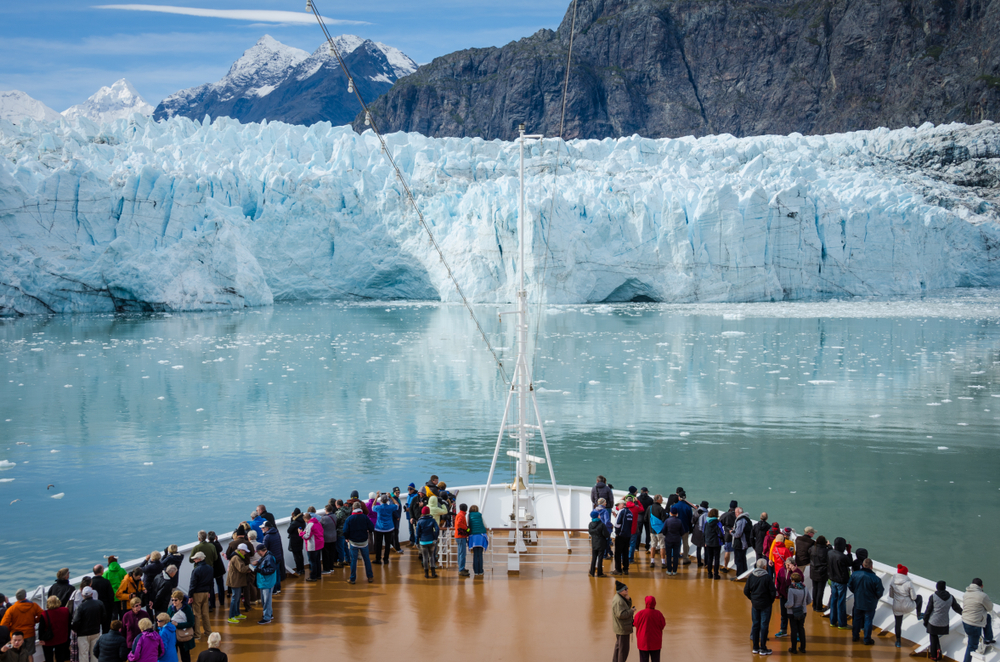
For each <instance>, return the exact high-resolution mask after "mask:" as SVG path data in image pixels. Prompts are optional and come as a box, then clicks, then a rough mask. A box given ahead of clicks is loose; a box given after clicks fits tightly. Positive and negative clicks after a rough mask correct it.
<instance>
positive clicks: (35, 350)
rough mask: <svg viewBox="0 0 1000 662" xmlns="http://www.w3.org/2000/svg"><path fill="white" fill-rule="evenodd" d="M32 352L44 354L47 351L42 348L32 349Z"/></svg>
mask: <svg viewBox="0 0 1000 662" xmlns="http://www.w3.org/2000/svg"><path fill="white" fill-rule="evenodd" d="M31 351H32V352H44V351H45V350H44V349H42V348H41V347H32V348H31Z"/></svg>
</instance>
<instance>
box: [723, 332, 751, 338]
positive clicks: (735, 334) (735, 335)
mask: <svg viewBox="0 0 1000 662" xmlns="http://www.w3.org/2000/svg"><path fill="white" fill-rule="evenodd" d="M719 335H721V336H722V337H723V338H739V337H740V336H745V335H746V332H745V331H723V332H722V333H721V334H719Z"/></svg>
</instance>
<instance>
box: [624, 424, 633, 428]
mask: <svg viewBox="0 0 1000 662" xmlns="http://www.w3.org/2000/svg"><path fill="white" fill-rule="evenodd" d="M625 427H627V428H634V427H635V426H634V425H626V426H625Z"/></svg>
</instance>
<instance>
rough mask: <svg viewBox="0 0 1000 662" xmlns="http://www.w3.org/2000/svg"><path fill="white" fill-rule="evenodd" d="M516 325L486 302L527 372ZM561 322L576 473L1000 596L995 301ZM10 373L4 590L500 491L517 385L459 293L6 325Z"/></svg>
mask: <svg viewBox="0 0 1000 662" xmlns="http://www.w3.org/2000/svg"><path fill="white" fill-rule="evenodd" d="M497 312H498V310H497V309H496V308H493V307H482V308H480V309H479V310H478V314H479V315H480V317H481V318H482V320H483V321H484V324H485V327H486V330H487V332H488V333H489V334H490V336H491V337H492V339H493V340H494V341H495V342H496V344H497V346H499V347H502V348H503V349H502V350H501V354H502V356H503V358H504V360H505V361H507V362H512V360H513V354H512V350H511V348H510V345H511V340H510V338H511V337H512V329H511V328H510V326H509V325H501V324H500V323H499V321H498V319H497V315H496V313H497ZM533 312H534V311H533ZM541 312H542V319H543V322H542V324H541V328H540V330H539V331H538V333H537V336H536V334H535V332H534V330H533V331H532V338H533V339H534V338H536V337H537V344H538V349H537V351H535V352H534V353H533V356H534V362H535V368H534V370H535V379H536V385H537V387H538V398H539V405H540V407H541V410H542V415H543V418H544V420H545V422H546V430H547V433H548V435H549V440H550V445H551V449H552V455H553V460H554V462H555V466H556V473H557V477H558V478H559V481H560V482H561V483H566V484H570V483H572V484H581V485H589V484H592V482H593V478H594V476H595V475H596V474H597V473H602V474H605V475H607V476H608V477H609V479H610V480H611V482H612V483H613V484H614V485H615V486H616V487H619V488H625V487H628V485H629V484H633V485H636V486H648V487H649V488H650V489H651V490H652V491H654V492H663V493H668V492H670V491H673V490H674V489H675V488H676V487H677V486H678V485H683V486H684V487H685V488H687V491H688V494H689V496H690V497H692V498H694V499H696V500H701V499H707V500H708V501H709V502H711V503H712V504H713V505H720V506H725V505H726V504H728V502H729V500H730V499H732V498H736V499H738V500H739V501H740V503H741V505H743V506H744V507H745V508H747V510H748V511H749V512H750V513H751V514H752V515H754V516H756V515H758V514H759V513H760V511H761V510H767V511H768V512H769V513H770V514H771V520H772V521H774V520H777V521H778V522H780V523H781V524H782V525H786V524H790V525H793V526H795V527H796V528H799V529H801V528H803V527H804V526H806V525H812V526H814V527H816V529H817V530H818V531H819V532H820V533H823V534H825V535H827V536H828V537H830V538H832V537H834V536H837V535H843V536H844V537H846V538H848V539H849V540H850V541H851V542H852V543H854V545H855V546H863V547H867V548H868V549H869V550H870V551H871V555H872V556H873V557H874V558H876V559H878V560H880V561H883V562H886V563H893V564H894V563H905V564H906V565H908V566H909V567H910V568H911V570H912V571H913V572H916V573H919V574H921V575H924V576H927V577H929V578H933V579H938V578H944V579H947V580H948V581H949V583H950V584H955V585H961V586H965V585H966V584H968V582H969V580H970V579H971V578H972V577H973V576H975V575H979V576H982V577H983V578H984V579H985V580H986V586H987V591H990V587H1000V567H998V562H997V556H996V555H995V554H993V553H992V551H993V550H995V549H996V548H997V547H998V546H1000V530H998V529H997V527H996V526H995V524H994V523H995V521H996V518H997V515H998V514H1000V508H998V506H1000V472H998V469H1000V457H998V453H997V449H998V445H1000V444H998V442H1000V437H998V427H997V421H998V420H1000V324H998V322H1000V292H996V291H967V292H960V293H949V294H942V295H939V296H937V297H929V298H924V299H918V300H903V301H850V302H837V301H833V302H824V303H787V304H784V303H783V304H745V305H732V304H727V305H710V304H701V305H688V306H683V305H659V304H624V305H614V306H607V305H605V306H565V307H549V308H547V309H543V310H542V311H541ZM505 320H507V318H505ZM0 366H2V373H0V375H2V379H0V461H2V460H6V462H7V463H14V464H15V466H13V467H9V468H5V469H0V481H3V482H0V509H2V512H3V513H4V517H3V521H4V523H5V526H4V537H3V544H2V545H0V568H3V570H2V575H0V591H2V592H5V593H8V594H9V593H12V592H13V590H14V589H16V588H17V587H19V586H34V585H37V584H41V583H49V582H50V581H51V580H52V578H53V576H54V573H55V570H56V569H58V568H60V567H63V566H69V567H70V568H71V570H72V571H73V572H74V574H81V573H83V572H84V571H86V569H87V568H89V566H90V565H92V564H93V563H95V562H97V561H100V560H101V558H102V557H103V556H104V555H106V554H112V553H114V554H117V555H118V556H120V557H123V558H132V557H135V556H139V555H142V554H145V553H147V552H149V551H150V550H153V549H162V548H163V547H164V546H165V545H167V544H170V543H178V544H181V543H184V542H188V541H191V540H193V539H194V537H195V533H196V532H197V531H198V530H199V529H201V528H205V529H216V530H218V531H225V530H229V529H231V528H232V527H233V526H234V524H235V522H236V521H238V520H239V519H244V518H245V517H246V516H247V514H248V513H249V511H250V509H251V508H252V507H253V506H255V505H256V504H257V503H258V502H263V503H266V504H267V505H268V507H269V509H270V510H271V511H272V512H274V513H276V514H278V515H279V516H284V515H287V514H288V513H289V512H290V511H291V510H292V508H293V507H296V506H298V507H302V508H304V507H305V506H308V505H317V506H318V505H320V504H321V503H323V502H325V501H326V499H327V498H329V497H330V496H335V495H336V496H344V495H346V494H348V491H349V490H351V489H353V488H358V489H361V490H362V491H369V490H377V489H381V490H385V489H386V488H389V487H392V486H394V485H399V486H405V485H406V483H408V482H410V481H414V482H420V481H422V480H426V477H427V475H429V474H430V473H431V472H434V473H437V474H439V475H441V476H442V478H443V479H444V480H447V481H448V482H449V483H450V484H451V485H460V484H463V483H482V482H484V481H485V477H486V473H487V471H488V469H489V462H490V458H491V455H492V451H493V445H494V443H495V440H496V431H497V429H498V426H499V424H500V417H501V415H502V407H503V398H504V397H505V395H506V390H505V387H504V384H503V382H502V381H501V379H500V377H499V375H498V371H497V370H496V367H495V365H494V364H493V363H492V359H491V357H490V356H489V354H488V353H487V352H486V351H485V349H484V347H483V344H482V342H481V340H479V339H478V337H477V336H476V334H475V329H474V327H473V325H472V323H471V321H470V320H469V316H468V313H467V312H465V311H464V310H463V309H462V308H461V307H458V306H452V305H439V304H399V303H381V304H367V305H351V304H343V303H320V302H316V303H300V304H281V305H276V306H274V307H273V308H270V309H261V310H251V311H242V312H236V313H192V314H174V315H165V314H156V315H147V316H110V315H87V316H52V317H31V318H22V319H3V320H0ZM505 460H506V458H505ZM0 464H2V463H0ZM510 470H511V467H510V466H509V465H508V464H507V463H506V461H502V462H501V463H500V465H499V468H498V472H499V473H498V476H499V477H500V479H501V480H506V479H509V471H510ZM540 471H542V472H544V469H540ZM540 478H544V476H540ZM50 484H52V485H54V487H53V488H50V489H46V486H47V485H50ZM56 493H63V494H64V495H65V496H64V498H62V499H58V500H57V499H52V498H51V496H52V495H53V494H56ZM14 499H19V501H17V502H15V503H13V504H11V505H8V504H9V502H11V501H13V500H14ZM994 590H996V589H994Z"/></svg>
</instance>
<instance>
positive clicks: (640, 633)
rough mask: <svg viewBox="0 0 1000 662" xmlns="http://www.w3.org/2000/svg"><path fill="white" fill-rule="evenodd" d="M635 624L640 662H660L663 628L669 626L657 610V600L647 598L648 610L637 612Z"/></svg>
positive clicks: (649, 596)
mask: <svg viewBox="0 0 1000 662" xmlns="http://www.w3.org/2000/svg"><path fill="white" fill-rule="evenodd" d="M634 622H635V643H636V645H637V647H638V648H639V662H660V649H661V648H663V628H664V627H666V625H667V619H665V618H664V617H663V614H662V613H660V611H659V610H657V609H656V598H654V597H653V596H651V595H647V596H646V608H645V609H642V610H640V611H638V612H636V614H635V621H634Z"/></svg>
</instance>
